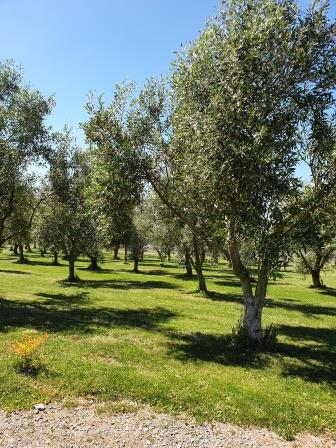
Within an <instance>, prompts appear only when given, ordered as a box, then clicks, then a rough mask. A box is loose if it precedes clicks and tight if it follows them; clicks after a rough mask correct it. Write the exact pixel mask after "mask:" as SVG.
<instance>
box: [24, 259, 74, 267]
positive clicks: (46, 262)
mask: <svg viewBox="0 0 336 448" xmlns="http://www.w3.org/2000/svg"><path fill="white" fill-rule="evenodd" d="M53 261H54V259H53V258H47V259H46V260H38V261H36V260H31V259H30V258H27V259H26V261H25V263H20V260H18V261H16V263H17V264H25V265H27V266H50V267H54V268H55V267H60V266H63V267H64V266H67V264H64V263H63V264H62V263H60V262H59V263H58V264H57V265H54V264H53Z"/></svg>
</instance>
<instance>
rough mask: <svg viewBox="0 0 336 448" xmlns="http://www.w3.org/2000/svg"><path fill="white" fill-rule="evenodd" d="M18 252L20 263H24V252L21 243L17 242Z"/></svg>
mask: <svg viewBox="0 0 336 448" xmlns="http://www.w3.org/2000/svg"><path fill="white" fill-rule="evenodd" d="M19 254H20V258H19V260H20V263H24V262H25V261H26V259H25V257H24V253H23V245H22V244H19Z"/></svg>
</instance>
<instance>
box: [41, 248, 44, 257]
mask: <svg viewBox="0 0 336 448" xmlns="http://www.w3.org/2000/svg"><path fill="white" fill-rule="evenodd" d="M40 252H41V257H44V250H43V249H41V251H40Z"/></svg>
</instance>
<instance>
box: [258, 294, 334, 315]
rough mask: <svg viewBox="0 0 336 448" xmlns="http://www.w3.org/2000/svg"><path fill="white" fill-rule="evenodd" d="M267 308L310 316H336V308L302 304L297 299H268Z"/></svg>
mask: <svg viewBox="0 0 336 448" xmlns="http://www.w3.org/2000/svg"><path fill="white" fill-rule="evenodd" d="M266 306H267V308H282V309H285V310H288V311H298V312H300V313H303V314H309V315H325V316H336V306H335V307H332V306H319V305H311V304H305V303H301V302H299V301H297V300H295V299H285V298H283V299H276V300H275V299H267V300H266Z"/></svg>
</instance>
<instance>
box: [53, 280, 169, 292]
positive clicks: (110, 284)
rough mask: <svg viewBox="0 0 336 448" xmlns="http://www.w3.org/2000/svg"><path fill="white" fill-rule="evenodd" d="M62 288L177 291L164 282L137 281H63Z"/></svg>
mask: <svg viewBox="0 0 336 448" xmlns="http://www.w3.org/2000/svg"><path fill="white" fill-rule="evenodd" d="M60 283H61V284H62V286H64V287H67V288H76V287H77V288H78V287H79V288H111V289H122V290H127V289H155V288H163V289H176V288H178V286H177V285H174V284H172V283H169V282H163V281H156V280H151V281H136V280H126V281H123V280H78V281H77V282H68V281H66V280H61V281H60Z"/></svg>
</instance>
